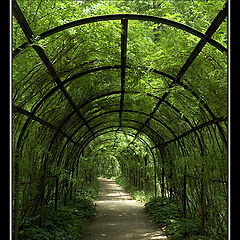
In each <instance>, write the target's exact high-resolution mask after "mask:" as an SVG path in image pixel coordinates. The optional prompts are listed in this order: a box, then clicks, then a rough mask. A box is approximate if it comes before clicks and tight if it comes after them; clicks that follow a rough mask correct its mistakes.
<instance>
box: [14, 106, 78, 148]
mask: <svg viewBox="0 0 240 240" xmlns="http://www.w3.org/2000/svg"><path fill="white" fill-rule="evenodd" d="M12 109H13V111H14V112H18V113H21V114H23V115H25V116H31V118H32V119H33V120H35V121H37V122H39V123H40V124H42V125H44V126H46V127H49V128H51V129H53V130H55V131H56V132H57V133H59V134H61V135H63V136H64V137H65V138H67V140H68V141H71V142H72V143H74V144H75V145H78V143H77V142H76V141H74V139H73V138H72V137H71V136H68V135H67V134H66V133H65V132H64V131H63V130H61V128H59V127H57V126H55V125H53V124H51V123H49V122H47V121H45V120H43V119H41V118H39V117H36V116H34V115H32V114H31V113H30V112H28V111H27V110H24V109H22V108H20V107H18V106H15V105H13V106H12Z"/></svg>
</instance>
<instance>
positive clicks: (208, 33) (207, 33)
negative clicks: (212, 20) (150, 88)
mask: <svg viewBox="0 0 240 240" xmlns="http://www.w3.org/2000/svg"><path fill="white" fill-rule="evenodd" d="M219 15H220V14H219ZM218 22H219V20H218ZM213 25H214V24H213ZM215 25H216V24H215ZM217 26H218V24H217V25H216V26H215V28H217ZM209 29H210V28H209ZM209 29H208V30H209ZM214 31H215V30H212V33H213V32H214ZM27 33H30V35H31V32H30V31H27ZM212 33H211V31H207V32H206V34H205V35H206V36H207V37H208V38H209V37H211V34H212ZM208 35H209V36H208ZM31 36H32V35H31ZM205 40H206V39H205ZM205 40H203V41H202V42H203V44H206V41H205ZM200 42H201V41H200ZM196 49H197V47H196ZM199 49H200V48H198V51H200V50H199ZM193 53H194V51H193ZM193 53H192V55H194V54H193ZM197 54H198V53H197ZM197 54H196V53H195V55H197ZM192 55H191V56H192ZM191 56H190V58H189V59H190V63H189V62H188V61H187V62H188V63H187V62H186V63H185V65H190V64H191V61H193V60H194V57H191ZM189 59H188V60H189ZM191 59H193V60H191ZM185 65H184V66H185ZM184 66H183V68H182V69H181V70H182V71H179V74H178V76H179V75H181V74H184V71H186V67H185V70H184ZM180 73H181V74H180ZM178 76H177V77H176V79H180V77H178ZM176 79H175V80H176ZM156 107H157V106H156ZM156 107H155V109H156ZM157 108H158V107H157ZM150 118H151V116H150ZM143 126H144V125H143ZM139 130H140V129H139Z"/></svg>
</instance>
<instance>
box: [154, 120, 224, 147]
mask: <svg viewBox="0 0 240 240" xmlns="http://www.w3.org/2000/svg"><path fill="white" fill-rule="evenodd" d="M223 121H227V118H226V117H225V118H223V117H222V118H215V119H212V120H210V121H208V122H205V123H202V124H199V125H197V126H196V127H194V128H192V129H190V130H188V131H186V132H184V133H183V134H181V135H180V136H178V137H176V138H173V139H171V140H169V141H166V142H163V143H161V144H157V145H156V146H154V147H153V148H156V147H160V146H165V145H167V144H169V143H172V142H175V141H178V140H179V139H181V138H183V137H185V136H187V135H189V134H190V133H193V132H195V131H196V130H199V129H201V128H204V127H207V126H209V125H212V124H216V123H218V122H223Z"/></svg>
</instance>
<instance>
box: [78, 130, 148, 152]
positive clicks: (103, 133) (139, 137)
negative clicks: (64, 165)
mask: <svg viewBox="0 0 240 240" xmlns="http://www.w3.org/2000/svg"><path fill="white" fill-rule="evenodd" d="M117 127H118V126H116V128H117ZM130 129H132V128H130ZM103 130H104V129H103ZM103 130H102V131H103ZM119 131H120V130H118V129H112V130H109V131H106V132H100V134H99V135H98V136H95V137H94V138H92V139H90V138H89V139H88V142H87V143H85V145H83V146H82V151H84V149H85V147H86V146H87V145H88V144H89V143H90V142H91V141H93V140H94V139H95V138H97V137H100V136H102V135H105V134H108V133H111V132H119ZM127 135H130V136H132V137H133V136H134V134H132V133H129V132H127ZM140 139H142V140H144V139H143V138H142V137H141V136H138V140H140ZM149 140H150V141H151V142H152V139H151V138H149ZM146 143H147V142H146ZM147 145H148V146H149V144H148V143H147ZM150 149H151V147H150V146H149V150H150Z"/></svg>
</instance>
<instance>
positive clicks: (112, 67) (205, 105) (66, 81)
mask: <svg viewBox="0 0 240 240" xmlns="http://www.w3.org/2000/svg"><path fill="white" fill-rule="evenodd" d="M126 67H127V68H132V67H129V66H126ZM120 68H121V65H115V66H104V67H98V68H94V69H90V70H86V71H84V72H80V73H77V74H75V75H73V76H72V77H70V78H68V79H66V80H64V81H63V82H62V85H63V86H64V85H65V84H67V83H69V82H71V81H73V80H76V79H77V78H79V77H81V76H84V75H85V74H89V73H92V72H98V71H102V70H111V69H120ZM138 68H142V69H146V70H147V68H146V67H140V66H138ZM150 73H156V74H159V75H162V76H164V77H167V78H169V79H171V80H174V77H173V76H171V75H169V74H167V73H164V72H162V71H158V70H156V69H150ZM179 85H181V86H182V87H184V89H186V90H188V91H189V92H190V93H191V94H192V95H193V96H194V97H195V98H196V99H197V100H199V101H200V102H201V103H202V104H203V106H204V107H205V108H206V110H207V111H208V112H209V114H210V115H211V116H212V118H216V117H215V115H214V114H213V112H212V111H211V109H210V108H209V107H208V105H207V104H206V103H205V102H204V101H203V100H202V99H201V97H199V96H198V94H197V93H196V92H195V91H194V90H192V89H190V88H189V87H187V86H186V85H185V84H183V83H181V82H180V83H179ZM58 89H59V87H58V86H56V87H54V88H52V90H50V91H49V92H48V93H47V94H46V95H45V96H43V97H42V98H41V100H40V101H39V102H38V103H37V104H36V106H35V107H34V109H33V110H32V112H31V113H32V115H34V114H35V113H36V112H37V110H38V108H39V107H40V106H41V105H42V103H44V101H45V100H46V99H48V98H49V97H51V96H52V95H53V94H54V93H55V92H56V91H57V90H58ZM111 93H116V94H117V93H121V91H113V92H111ZM134 93H140V94H141V92H134ZM146 94H147V95H149V94H148V93H146ZM107 95H108V94H103V95H102V96H107ZM152 96H154V95H152ZM155 98H156V97H155ZM94 99H97V98H96V97H92V98H89V99H87V100H86V101H85V103H88V102H91V101H93V100H94ZM158 99H159V100H160V98H159V97H158ZM163 102H166V100H165V99H163ZM82 105H83V104H82ZM71 114H74V111H73V112H72V113H71ZM71 114H70V115H71ZM30 120H31V119H27V120H26V121H30ZM222 135H224V134H223V133H222Z"/></svg>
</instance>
